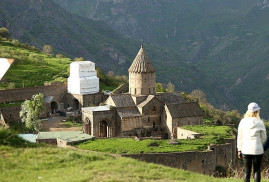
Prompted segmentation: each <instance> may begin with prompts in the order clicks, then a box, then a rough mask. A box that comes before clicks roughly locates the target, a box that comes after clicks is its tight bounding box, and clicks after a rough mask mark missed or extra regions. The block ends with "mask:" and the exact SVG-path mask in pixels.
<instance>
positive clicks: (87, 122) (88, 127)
mask: <svg viewBox="0 0 269 182" xmlns="http://www.w3.org/2000/svg"><path fill="white" fill-rule="evenodd" d="M83 132H84V133H87V134H89V135H91V121H90V119H89V118H88V117H87V118H86V119H85V122H83Z"/></svg>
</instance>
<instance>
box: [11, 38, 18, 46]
mask: <svg viewBox="0 0 269 182" xmlns="http://www.w3.org/2000/svg"><path fill="white" fill-rule="evenodd" d="M11 44H12V45H14V46H19V45H20V41H18V40H17V39H12V41H11Z"/></svg>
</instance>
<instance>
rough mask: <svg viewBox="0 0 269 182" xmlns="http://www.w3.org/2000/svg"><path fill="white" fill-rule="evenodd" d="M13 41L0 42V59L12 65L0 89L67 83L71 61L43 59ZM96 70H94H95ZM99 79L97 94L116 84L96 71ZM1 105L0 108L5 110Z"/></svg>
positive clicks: (39, 53)
mask: <svg viewBox="0 0 269 182" xmlns="http://www.w3.org/2000/svg"><path fill="white" fill-rule="evenodd" d="M13 42H14V40H10V41H0V57H7V58H13V59H15V62H14V63H13V65H12V66H11V67H10V69H9V70H8V71H7V73H6V74H5V76H4V80H5V81H4V82H1V83H0V89H7V88H9V84H10V83H14V84H15V88H22V87H32V86H42V85H44V83H47V82H53V81H59V82H62V83H66V82H67V78H68V77H69V65H70V63H71V62H72V61H73V60H71V59H70V58H56V57H54V56H53V55H47V54H45V53H43V52H41V51H40V50H38V49H37V48H34V47H30V46H29V45H26V44H22V43H20V42H17V43H16V44H14V43H13ZM97 69H98V68H97ZM97 72H98V77H99V78H100V90H111V91H112V90H114V89H115V88H117V86H118V85H119V82H118V81H117V80H115V79H113V78H110V77H108V76H107V75H105V74H104V73H103V72H102V71H101V70H99V69H98V71H97ZM6 106H7V105H6V104H1V105H0V107H6Z"/></svg>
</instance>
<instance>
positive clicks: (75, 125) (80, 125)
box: [63, 121, 82, 127]
mask: <svg viewBox="0 0 269 182" xmlns="http://www.w3.org/2000/svg"><path fill="white" fill-rule="evenodd" d="M63 124H64V125H66V126H69V127H82V123H74V122H72V121H64V122H63Z"/></svg>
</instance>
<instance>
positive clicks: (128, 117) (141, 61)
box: [69, 45, 203, 138]
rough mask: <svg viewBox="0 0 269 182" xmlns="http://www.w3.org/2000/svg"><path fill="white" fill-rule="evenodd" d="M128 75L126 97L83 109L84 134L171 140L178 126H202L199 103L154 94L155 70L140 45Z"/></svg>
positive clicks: (172, 94)
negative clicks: (156, 137) (151, 137)
mask: <svg viewBox="0 0 269 182" xmlns="http://www.w3.org/2000/svg"><path fill="white" fill-rule="evenodd" d="M84 63H85V62H84ZM72 64H73V63H72ZM76 64H78V65H79V64H81V63H80V62H77V63H76ZM89 64H91V63H89ZM128 71H129V93H123V94H112V95H110V96H109V97H108V98H107V99H106V101H105V102H104V105H103V106H96V107H83V108H82V120H83V131H84V132H85V133H88V134H91V135H93V136H96V137H118V136H121V137H124V136H139V137H145V136H147V137H149V136H159V137H162V138H170V137H171V136H172V135H176V133H177V129H178V127H180V126H184V125H190V124H192V125H200V124H202V123H203V112H202V110H201V108H200V106H199V104H198V103H187V102H186V101H185V100H184V99H183V97H182V96H181V95H180V94H179V93H156V91H155V86H156V70H155V68H154V66H153V65H152V63H151V61H150V60H149V58H148V56H147V54H146V52H145V50H144V48H143V45H142V46H141V49H140V50H139V52H138V54H137V55H136V57H135V59H134V61H133V63H132V65H131V66H130V68H129V70H128ZM82 74H84V73H82ZM70 77H71V76H70ZM89 79H90V77H89ZM80 81H81V82H84V81H85V80H84V79H80ZM92 82H93V85H94V86H93V87H92V88H89V89H93V88H95V89H96V90H95V91H96V92H98V91H99V90H98V88H97V87H95V84H96V83H97V81H96V80H94V78H92ZM69 84H72V82H71V83H69ZM81 85H83V84H82V83H81ZM83 88H84V87H83ZM91 91H92V90H89V92H91Z"/></svg>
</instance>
